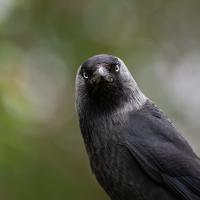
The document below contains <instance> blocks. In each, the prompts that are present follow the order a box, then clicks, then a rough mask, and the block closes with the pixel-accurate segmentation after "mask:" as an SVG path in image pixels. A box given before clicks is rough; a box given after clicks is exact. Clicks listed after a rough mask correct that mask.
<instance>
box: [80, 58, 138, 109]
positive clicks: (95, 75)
mask: <svg viewBox="0 0 200 200" xmlns="http://www.w3.org/2000/svg"><path fill="white" fill-rule="evenodd" d="M141 94H142V93H141ZM139 95H140V90H139V88H138V87H137V84H136V82H135V81H134V79H133V77H132V75H131V74H130V72H129V70H128V69H127V67H126V65H125V64H124V62H123V61H122V60H121V59H119V58H117V57H115V56H112V55H106V54H102V55H96V56H93V57H91V58H89V59H88V60H86V61H85V62H84V63H83V64H82V65H81V66H80V67H79V69H78V72H77V76H76V101H77V104H78V105H79V104H81V106H86V104H90V106H95V107H98V108H100V109H104V110H105V109H113V108H115V107H119V106H121V105H123V104H125V103H126V102H130V101H131V99H138V97H139Z"/></svg>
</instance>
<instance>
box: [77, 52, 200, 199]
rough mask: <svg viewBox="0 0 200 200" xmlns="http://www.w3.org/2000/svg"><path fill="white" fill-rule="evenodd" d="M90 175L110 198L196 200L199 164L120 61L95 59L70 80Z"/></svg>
mask: <svg viewBox="0 0 200 200" xmlns="http://www.w3.org/2000/svg"><path fill="white" fill-rule="evenodd" d="M76 107H77V112H78V117H79V123H80V129H81V132H82V135H83V139H84V142H85V146H86V150H87V153H88V156H89V160H90V164H91V168H92V171H93V172H94V174H95V176H96V178H97V180H98V181H99V183H100V185H101V186H102V187H103V188H104V190H105V191H106V192H107V193H108V195H109V196H110V197H111V199H112V200H133V199H136V200H146V199H148V200H157V199H163V200H175V199H176V200H178V199H181V200H200V160H199V158H198V157H197V156H196V154H195V153H194V152H193V150H192V148H191V147H190V145H189V144H188V142H187V141H186V140H185V139H184V138H183V136H182V135H181V134H180V132H179V131H178V130H177V129H176V128H175V127H174V125H173V124H172V123H171V122H170V121H169V119H168V118H167V117H166V116H165V115H164V114H163V112H162V111H160V110H159V109H158V108H157V107H156V106H155V105H154V104H153V103H152V102H151V100H149V99H148V98H147V97H145V95H144V94H143V93H142V92H141V91H140V89H139V88H138V86H137V84H136V82H135V81H134V79H133V77H132V75H131V74H130V72H129V71H128V69H127V67H126V66H125V64H124V63H123V61H122V60H120V59H119V58H117V57H115V56H111V55H97V56H94V57H92V58H90V59H88V60H87V61H86V62H84V63H83V64H82V65H81V66H80V68H79V70H78V72H77V77H76Z"/></svg>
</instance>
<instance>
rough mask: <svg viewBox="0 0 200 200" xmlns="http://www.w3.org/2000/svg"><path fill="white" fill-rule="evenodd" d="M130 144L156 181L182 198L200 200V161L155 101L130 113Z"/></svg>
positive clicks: (132, 152) (132, 150) (133, 151)
mask: <svg viewBox="0 0 200 200" xmlns="http://www.w3.org/2000/svg"><path fill="white" fill-rule="evenodd" d="M127 133H128V134H127V140H126V142H125V145H126V147H127V148H128V150H129V151H130V152H131V154H132V155H133V156H134V158H136V160H137V161H138V162H139V163H140V165H141V166H142V168H143V169H144V170H145V171H146V173H147V174H148V175H149V176H150V177H151V178H153V179H154V180H155V181H157V182H159V183H161V184H164V185H165V187H168V188H169V189H170V190H171V191H172V192H174V193H176V194H177V195H178V196H179V197H180V198H181V199H185V200H200V160H199V158H198V157H197V156H196V155H195V153H194V152H193V150H192V148H191V147H190V146H189V144H188V143H187V141H186V140H185V139H184V138H183V137H182V136H181V134H180V133H179V132H178V131H177V129H176V128H175V127H174V126H173V124H172V123H171V122H170V121H169V120H168V119H167V118H166V117H165V116H164V114H163V113H162V112H160V111H159V109H157V108H156V107H155V106H154V105H153V104H150V103H149V104H148V105H147V106H145V107H144V109H142V110H140V111H137V112H136V113H132V114H130V118H129V122H128V128H127Z"/></svg>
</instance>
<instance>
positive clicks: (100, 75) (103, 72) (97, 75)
mask: <svg viewBox="0 0 200 200" xmlns="http://www.w3.org/2000/svg"><path fill="white" fill-rule="evenodd" d="M91 81H92V83H93V84H94V83H95V84H98V83H100V82H101V81H106V82H113V78H112V76H111V75H110V74H109V72H108V70H107V69H106V68H105V67H104V66H98V68H97V69H96V71H95V72H94V73H93V77H92V79H91Z"/></svg>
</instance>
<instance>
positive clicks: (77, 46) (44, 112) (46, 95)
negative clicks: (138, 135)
mask: <svg viewBox="0 0 200 200" xmlns="http://www.w3.org/2000/svg"><path fill="white" fill-rule="evenodd" d="M199 10H200V1H198V0H190V1H187V0H173V1H172V0H150V1H145V0H109V1H107V0H101V1H97V0H84V1H83V0H73V1H72V0H42V1H41V0H0V198H1V200H25V199H29V200H36V199H37V200H47V199H48V200H57V199H73V200H94V199H95V200H108V198H107V196H106V195H105V193H104V192H103V191H102V189H101V188H100V187H99V185H98V184H97V182H96V180H95V178H94V177H93V175H92V174H91V170H90V167H89V163H88V159H87V156H86V152H85V148H84V145H83V141H82V137H81V134H80V131H79V128H78V122H77V117H76V113H75V106H74V81H75V75H76V70H77V68H78V66H79V65H80V64H81V63H82V62H83V61H84V60H85V59H87V58H88V57H90V56H92V55H95V54H100V53H108V54H113V55H116V56H118V57H120V58H121V59H123V60H124V61H125V63H126V64H127V66H128V67H129V69H130V70H131V72H132V74H133V75H134V78H135V79H136V81H137V82H138V84H139V86H140V88H141V89H142V90H143V92H144V93H145V94H146V95H147V96H148V97H150V98H151V99H152V100H153V101H155V102H156V104H158V105H159V106H160V107H161V108H162V110H164V111H165V112H166V113H167V115H168V116H169V117H170V118H171V119H172V121H174V122H175V124H176V126H177V127H178V128H179V129H180V130H182V131H183V134H184V135H185V137H186V138H187V139H188V140H189V141H190V143H191V144H192V145H193V148H194V149H195V151H196V152H197V153H198V155H200V123H199V119H200V25H199V20H200V12H199Z"/></svg>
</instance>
